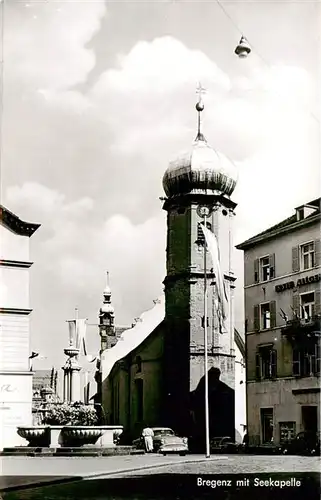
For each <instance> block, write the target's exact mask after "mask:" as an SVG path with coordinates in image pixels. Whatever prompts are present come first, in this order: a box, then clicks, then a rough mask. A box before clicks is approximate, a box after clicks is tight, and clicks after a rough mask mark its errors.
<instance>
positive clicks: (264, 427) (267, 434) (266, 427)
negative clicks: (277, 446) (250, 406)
mask: <svg viewBox="0 0 321 500" xmlns="http://www.w3.org/2000/svg"><path fill="white" fill-rule="evenodd" d="M261 436H262V444H268V443H273V408H261Z"/></svg>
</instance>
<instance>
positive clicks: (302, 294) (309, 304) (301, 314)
mask: <svg viewBox="0 0 321 500" xmlns="http://www.w3.org/2000/svg"><path fill="white" fill-rule="evenodd" d="M312 294H313V302H307V303H305V304H304V306H303V303H302V297H304V296H305V295H312ZM306 306H308V308H309V316H307V315H306V314H304V316H303V308H305V307H306ZM314 309H315V292H314V291H312V292H305V293H301V294H300V318H301V319H304V320H306V321H308V320H309V319H311V318H312V317H313V316H314Z"/></svg>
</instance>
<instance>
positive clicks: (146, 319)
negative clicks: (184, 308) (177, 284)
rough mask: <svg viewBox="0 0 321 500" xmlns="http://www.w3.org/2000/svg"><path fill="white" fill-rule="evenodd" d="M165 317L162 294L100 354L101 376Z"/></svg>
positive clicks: (108, 372) (137, 344) (108, 371)
mask: <svg viewBox="0 0 321 500" xmlns="http://www.w3.org/2000/svg"><path fill="white" fill-rule="evenodd" d="M164 317H165V296H162V297H161V298H160V299H159V300H158V301H157V302H156V304H155V305H154V307H152V308H151V309H149V310H148V311H145V312H144V313H143V314H142V315H141V316H140V318H139V321H137V323H136V324H135V325H134V326H133V327H132V328H129V329H128V330H125V331H124V332H123V333H122V334H121V335H120V337H119V340H118V342H117V344H116V345H115V346H114V347H112V348H111V349H107V350H106V351H104V352H103V353H102V355H101V361H102V365H103V366H104V369H103V376H104V377H108V375H109V374H110V372H111V370H112V369H113V367H114V365H115V363H117V361H120V360H121V359H123V358H124V357H125V356H127V354H129V353H130V352H132V351H133V350H134V349H136V347H138V346H139V345H140V344H141V343H142V342H144V340H145V339H146V338H147V337H148V336H149V335H150V334H151V333H152V332H153V331H154V330H155V328H156V327H157V326H158V325H159V324H160V323H161V322H162V321H163V319H164Z"/></svg>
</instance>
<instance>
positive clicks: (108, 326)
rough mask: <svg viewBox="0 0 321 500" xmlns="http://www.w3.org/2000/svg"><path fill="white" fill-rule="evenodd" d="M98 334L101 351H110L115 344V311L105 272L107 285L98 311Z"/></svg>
mask: <svg viewBox="0 0 321 500" xmlns="http://www.w3.org/2000/svg"><path fill="white" fill-rule="evenodd" d="M99 334H100V339H101V342H100V345H101V348H100V349H101V351H100V352H103V351H104V350H105V349H110V348H111V347H113V346H114V345H116V343H117V337H116V328H115V311H114V308H113V306H112V303H111V290H110V286H109V273H108V272H107V284H106V287H105V290H104V291H103V303H102V306H101V308H100V310H99Z"/></svg>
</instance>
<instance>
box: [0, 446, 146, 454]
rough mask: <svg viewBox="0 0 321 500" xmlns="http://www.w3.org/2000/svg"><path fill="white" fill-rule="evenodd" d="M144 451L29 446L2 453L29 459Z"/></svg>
mask: <svg viewBox="0 0 321 500" xmlns="http://www.w3.org/2000/svg"><path fill="white" fill-rule="evenodd" d="M144 453H145V452H144V451H143V450H137V449H136V448H134V447H133V446H116V447H115V448H103V447H95V446H82V447H81V446H79V447H73V448H70V447H68V448H67V447H61V448H45V447H43V448H41V447H37V448H35V447H29V446H17V447H15V448H4V450H3V451H2V452H1V453H0V455H2V456H29V457H39V456H46V457H100V456H104V457H106V456H119V455H144Z"/></svg>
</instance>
